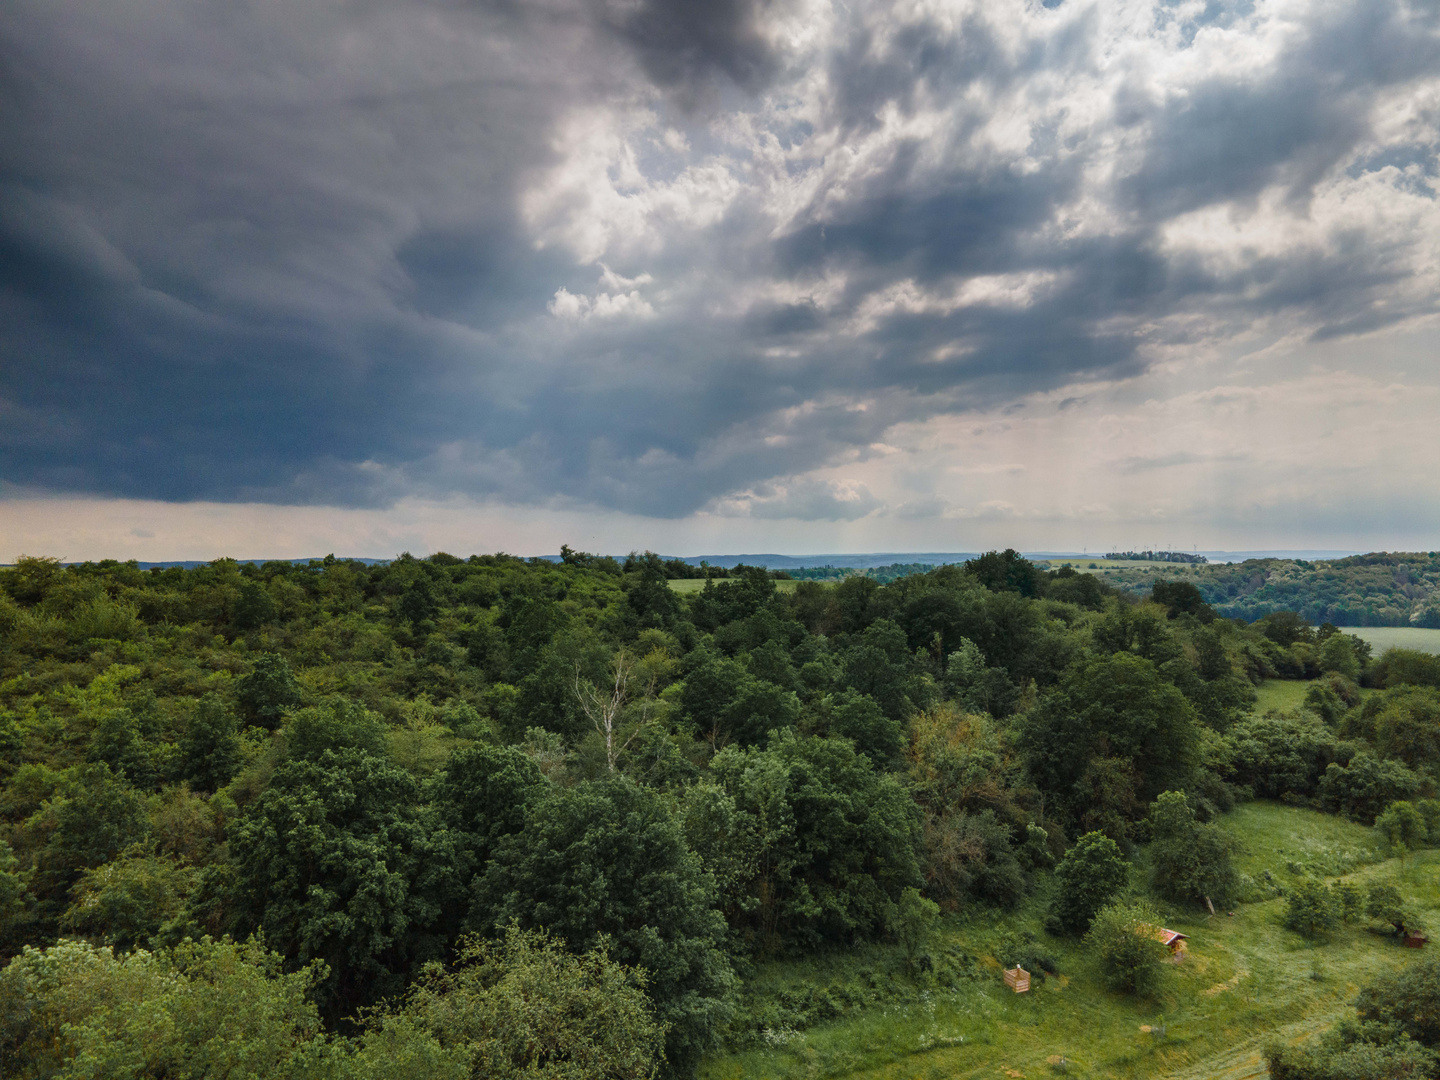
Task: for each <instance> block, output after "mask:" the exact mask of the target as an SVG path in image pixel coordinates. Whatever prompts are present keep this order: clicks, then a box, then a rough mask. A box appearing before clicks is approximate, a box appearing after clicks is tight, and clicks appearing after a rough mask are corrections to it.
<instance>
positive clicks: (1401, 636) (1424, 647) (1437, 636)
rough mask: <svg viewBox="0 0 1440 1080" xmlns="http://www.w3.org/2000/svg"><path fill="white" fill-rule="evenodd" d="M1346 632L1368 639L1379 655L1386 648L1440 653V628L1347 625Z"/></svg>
mask: <svg viewBox="0 0 1440 1080" xmlns="http://www.w3.org/2000/svg"><path fill="white" fill-rule="evenodd" d="M1344 629H1345V633H1347V634H1354V635H1355V636H1356V637H1358V638H1360V639H1361V640H1363V641H1368V642H1369V643H1370V645H1371V647H1373V648H1374V650H1375V655H1376V656H1379V655H1380V654H1381V653H1383V652H1384V651H1385V650H1386V649H1415V650H1416V651H1418V652H1426V653H1431V654H1434V655H1440V630H1426V629H1424V628H1422V627H1418V626H1347V627H1345V628H1344Z"/></svg>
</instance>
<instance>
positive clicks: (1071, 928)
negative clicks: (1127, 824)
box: [1045, 832, 1130, 934]
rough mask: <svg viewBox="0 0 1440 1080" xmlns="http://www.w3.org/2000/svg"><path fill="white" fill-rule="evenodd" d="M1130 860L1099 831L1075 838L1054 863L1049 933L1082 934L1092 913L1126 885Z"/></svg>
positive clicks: (1088, 924)
mask: <svg viewBox="0 0 1440 1080" xmlns="http://www.w3.org/2000/svg"><path fill="white" fill-rule="evenodd" d="M1129 877H1130V864H1129V863H1128V862H1126V861H1125V856H1124V855H1122V854H1121V853H1120V848H1119V845H1117V844H1116V843H1115V841H1114V840H1111V839H1110V837H1108V836H1106V835H1105V834H1104V833H1101V832H1089V833H1086V834H1085V835H1084V836H1082V837H1080V839H1079V840H1076V841H1075V845H1074V846H1073V847H1072V848H1070V850H1069V851H1067V852H1065V857H1064V858H1063V859H1061V860H1060V863H1059V865H1058V866H1056V867H1055V899H1054V901H1053V902H1052V903H1051V905H1050V914H1049V916H1048V917H1047V918H1046V923H1045V926H1046V929H1047V930H1049V931H1050V932H1051V933H1052V934H1083V933H1085V932H1086V931H1087V930H1089V929H1090V923H1091V921H1092V920H1093V919H1094V918H1095V913H1096V912H1097V911H1099V910H1100V909H1101V908H1102V907H1104V906H1105V905H1106V904H1108V903H1109V902H1110V900H1111V899H1112V898H1113V897H1114V896H1115V894H1116V893H1118V892H1119V891H1120V890H1121V889H1122V888H1124V887H1125V882H1126V881H1127V880H1128V879H1129Z"/></svg>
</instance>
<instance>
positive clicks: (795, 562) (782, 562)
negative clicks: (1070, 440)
mask: <svg viewBox="0 0 1440 1080" xmlns="http://www.w3.org/2000/svg"><path fill="white" fill-rule="evenodd" d="M980 554H981V552H978V551H872V552H863V553H859V554H854V553H852V554H848V555H775V554H750V555H680V556H675V555H665V556H662V557H663V558H667V559H672V558H679V559H680V560H681V561H683V562H687V563H689V564H690V565H691V566H699V565H700V564H701V563H709V564H710V565H711V566H715V567H720V568H723V569H726V570H729V569H730V568H731V567H734V566H739V565H741V564H742V563H743V564H744V565H746V566H763V567H765V568H766V569H767V570H801V569H804V568H806V567H823V566H833V567H835V568H836V569H839V570H873V569H874V568H876V567H878V566H893V565H895V564H896V563H912V564H913V563H921V564H927V563H928V564H929V565H931V566H944V565H945V564H947V563H963V562H965V561H966V560H967V559H973V558H975V557H976V556H978V555H980ZM1021 554H1022V555H1024V556H1025V557H1026V558H1027V559H1050V560H1053V559H1081V560H1084V559H1101V558H1104V555H1103V553H1101V552H1096V551H1088V552H1086V551H1022V552H1021ZM1195 554H1198V555H1204V556H1205V557H1206V558H1207V559H1209V560H1210V561H1211V562H1212V563H1234V562H1244V561H1245V560H1246V559H1305V560H1310V561H1314V560H1319V561H1324V560H1326V559H1343V558H1346V557H1347V556H1350V555H1363V554H1365V552H1363V551H1356V550H1354V549H1350V548H1345V549H1332V548H1283V549H1278V550H1273V551H1199V552H1196V553H1195ZM217 558H218V556H217ZM323 558H324V556H321V555H314V556H310V557H308V558H304V559H236V560H235V561H236V562H239V563H249V564H252V565H255V566H259V565H261V564H262V563H267V562H288V563H294V564H296V565H297V566H303V565H305V564H306V563H309V562H320V561H321V560H322V559H323ZM538 558H542V559H549V560H550V561H551V562H559V561H560V556H559V555H541V556H538ZM617 558H624V556H623V555H622V556H617ZM336 559H337V561H339V562H358V563H364V564H365V565H366V566H377V565H381V564H384V563H388V562H391V561H392V560H391V559H377V558H372V557H370V556H359V555H337V556H336ZM91 561H100V560H91ZM118 561H120V562H125V561H126V560H124V559H121V560H118ZM214 561H215V560H214V559H170V560H167V561H162V562H137V563H136V565H137V566H138V567H140V569H141V570H150V569H155V568H159V569H167V568H169V567H172V566H178V567H182V568H184V569H186V570H193V569H194V568H195V567H197V566H208V565H209V564H210V563H212V562H214ZM65 565H67V566H78V565H79V562H67V563H66V564H65Z"/></svg>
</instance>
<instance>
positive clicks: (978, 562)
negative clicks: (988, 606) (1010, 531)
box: [965, 548, 1041, 596]
mask: <svg viewBox="0 0 1440 1080" xmlns="http://www.w3.org/2000/svg"><path fill="white" fill-rule="evenodd" d="M965 570H966V571H967V572H968V573H969V574H970V575H971V576H973V577H974V578H975V580H976V581H978V582H980V584H982V585H984V586H985V587H986V588H987V589H990V590H991V591H993V592H1018V593H1019V594H1020V595H1021V596H1034V595H1035V594H1036V593H1037V592H1039V590H1040V582H1041V577H1040V571H1039V570H1038V569H1037V568H1036V566H1035V564H1034V563H1032V562H1031V561H1030V560H1029V559H1026V558H1024V557H1023V556H1021V554H1020V553H1019V552H1018V551H1016V550H1015V549H1014V548H1006V549H1005V550H1004V551H987V552H986V553H985V554H984V555H980V556H977V557H976V558H973V559H971V560H970V561H969V562H967V563H966V564H965Z"/></svg>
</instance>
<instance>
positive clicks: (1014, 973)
mask: <svg viewBox="0 0 1440 1080" xmlns="http://www.w3.org/2000/svg"><path fill="white" fill-rule="evenodd" d="M1005 985H1006V986H1008V987H1010V989H1011V990H1014V991H1015V993H1017V994H1023V993H1025V992H1026V991H1028V990H1029V989H1030V973H1029V972H1028V971H1026V970H1025V969H1024V968H1022V967H1021V966H1020V965H1019V964H1016V965H1015V966H1014V967H1013V968H1006V969H1005Z"/></svg>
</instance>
